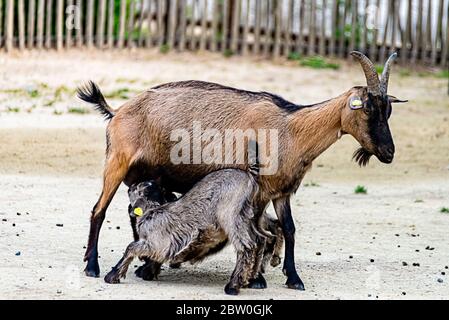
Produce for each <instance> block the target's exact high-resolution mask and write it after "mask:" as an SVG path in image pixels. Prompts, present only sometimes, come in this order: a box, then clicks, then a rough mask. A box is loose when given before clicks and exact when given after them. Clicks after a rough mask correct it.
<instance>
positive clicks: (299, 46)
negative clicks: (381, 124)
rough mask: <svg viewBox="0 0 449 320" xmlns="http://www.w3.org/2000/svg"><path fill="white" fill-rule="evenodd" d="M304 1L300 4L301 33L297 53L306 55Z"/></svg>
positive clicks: (297, 42) (299, 33)
mask: <svg viewBox="0 0 449 320" xmlns="http://www.w3.org/2000/svg"><path fill="white" fill-rule="evenodd" d="M304 1H305V0H301V1H300V2H299V32H298V39H297V41H296V51H297V52H298V53H299V54H303V53H304V10H305V8H304V7H305V3H304ZM336 1H338V0H336Z"/></svg>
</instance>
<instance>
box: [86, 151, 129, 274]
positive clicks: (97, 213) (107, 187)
mask: <svg viewBox="0 0 449 320" xmlns="http://www.w3.org/2000/svg"><path fill="white" fill-rule="evenodd" d="M123 158H124V157H123V156H122V157H117V156H114V155H113V154H111V156H110V157H108V160H107V162H106V167H105V170H104V177H103V191H102V193H101V195H100V198H99V199H98V202H97V203H96V204H95V206H94V208H93V209H92V215H91V218H90V231H89V240H88V243H87V249H86V253H85V255H84V261H87V266H86V269H85V270H84V272H85V274H86V275H87V276H89V277H98V276H99V275H100V266H99V265H98V236H99V235H100V229H101V226H102V224H103V221H104V218H105V215H106V210H107V208H108V206H109V204H110V203H111V200H112V198H113V197H114V195H115V192H116V191H117V189H118V187H119V186H120V183H122V181H123V179H124V178H125V176H126V173H127V172H128V169H129V162H127V161H124V160H123Z"/></svg>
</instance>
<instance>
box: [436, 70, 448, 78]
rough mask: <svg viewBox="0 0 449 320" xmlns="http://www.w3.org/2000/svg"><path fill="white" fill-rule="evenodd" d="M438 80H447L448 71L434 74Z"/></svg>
mask: <svg viewBox="0 0 449 320" xmlns="http://www.w3.org/2000/svg"><path fill="white" fill-rule="evenodd" d="M436 76H437V77H438V78H443V79H449V70H441V71H440V72H438V73H437V74H436Z"/></svg>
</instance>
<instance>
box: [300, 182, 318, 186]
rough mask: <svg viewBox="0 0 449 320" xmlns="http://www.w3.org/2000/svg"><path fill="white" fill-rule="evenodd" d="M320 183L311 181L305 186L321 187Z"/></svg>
mask: <svg viewBox="0 0 449 320" xmlns="http://www.w3.org/2000/svg"><path fill="white" fill-rule="evenodd" d="M319 186H320V185H319V183H317V182H315V181H310V182H307V183H305V184H304V187H319Z"/></svg>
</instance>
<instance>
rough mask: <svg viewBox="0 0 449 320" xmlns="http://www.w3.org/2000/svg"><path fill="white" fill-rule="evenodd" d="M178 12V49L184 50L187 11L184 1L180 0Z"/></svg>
mask: <svg viewBox="0 0 449 320" xmlns="http://www.w3.org/2000/svg"><path fill="white" fill-rule="evenodd" d="M179 5H180V7H179V14H180V15H181V16H180V21H179V24H180V26H179V29H180V30H179V32H180V33H179V51H184V50H185V48H186V32H187V30H186V28H187V12H186V2H185V1H180V3H179Z"/></svg>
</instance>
